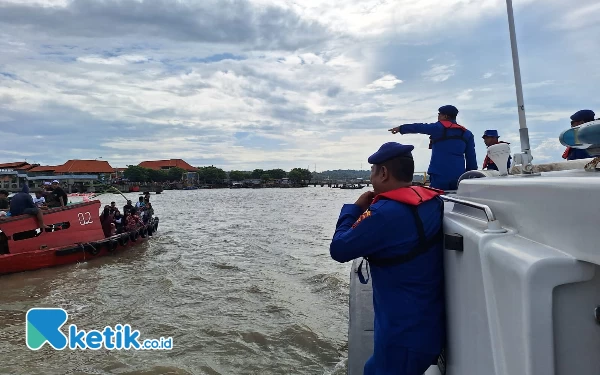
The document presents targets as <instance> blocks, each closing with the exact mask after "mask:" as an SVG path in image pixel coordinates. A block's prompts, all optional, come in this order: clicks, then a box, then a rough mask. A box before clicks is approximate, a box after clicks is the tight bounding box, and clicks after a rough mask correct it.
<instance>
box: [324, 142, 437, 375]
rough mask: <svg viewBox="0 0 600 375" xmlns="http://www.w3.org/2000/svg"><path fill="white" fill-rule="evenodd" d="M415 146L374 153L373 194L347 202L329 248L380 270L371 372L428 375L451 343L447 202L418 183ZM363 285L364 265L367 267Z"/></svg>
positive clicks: (375, 279) (340, 257)
mask: <svg viewBox="0 0 600 375" xmlns="http://www.w3.org/2000/svg"><path fill="white" fill-rule="evenodd" d="M413 149H414V147H413V146H410V145H401V144H399V143H396V142H389V143H386V144H384V145H382V146H381V148H379V150H378V151H377V152H376V153H374V154H373V155H371V156H370V157H369V159H368V162H369V163H371V164H373V166H372V167H371V182H372V184H373V189H374V191H373V192H370V191H369V192H365V193H363V194H362V195H361V196H360V197H359V198H358V200H357V201H356V203H355V204H346V205H344V206H343V207H342V210H341V213H340V217H339V219H338V222H337V225H336V230H335V234H334V235H333V240H332V241H331V245H330V248H329V251H330V254H331V257H332V258H333V259H334V260H336V261H338V262H348V261H350V260H353V259H356V258H360V257H363V258H365V259H366V260H367V261H368V268H370V269H371V273H372V285H373V310H374V313H375V321H374V327H375V330H374V350H373V355H372V356H371V358H369V360H368V361H367V363H366V364H365V367H364V374H367V375H371V374H378V375H379V374H394V375H422V374H423V373H424V372H425V371H426V370H427V368H428V367H429V366H430V365H432V364H433V363H434V362H435V360H436V359H437V357H438V355H439V354H440V352H441V350H442V347H443V345H444V341H445V316H444V314H445V312H444V283H443V282H444V267H443V254H442V242H443V233H442V230H443V227H442V219H443V202H442V200H441V199H440V198H439V197H438V195H439V194H440V193H441V191H439V190H435V189H430V188H426V187H419V186H411V182H412V179H413V173H414V161H413V158H412V153H411V151H412V150H413ZM359 279H361V282H362V283H366V281H364V277H363V275H362V262H361V266H360V267H359Z"/></svg>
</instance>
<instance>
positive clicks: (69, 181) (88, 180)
mask: <svg viewBox="0 0 600 375" xmlns="http://www.w3.org/2000/svg"><path fill="white" fill-rule="evenodd" d="M114 172H115V170H114V168H113V167H111V166H110V164H108V162H107V161H103V160H69V161H67V162H66V163H64V164H62V165H56V166H51V165H37V164H36V165H31V164H27V163H25V162H15V163H5V164H0V182H1V183H0V185H1V187H2V188H4V189H7V190H10V191H19V190H20V189H21V188H22V186H23V185H24V184H27V185H28V186H29V188H30V189H37V188H41V187H43V185H44V182H50V181H53V180H58V181H60V183H61V185H62V186H63V187H64V188H66V189H67V190H68V192H72V191H74V190H77V191H79V192H84V191H93V190H94V188H93V186H94V183H97V182H108V180H109V178H110V176H111V174H113V173H114Z"/></svg>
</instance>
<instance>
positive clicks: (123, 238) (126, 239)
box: [119, 234, 129, 246]
mask: <svg viewBox="0 0 600 375" xmlns="http://www.w3.org/2000/svg"><path fill="white" fill-rule="evenodd" d="M127 242H129V235H128V234H125V235H124V236H121V237H119V245H121V246H125V245H127Z"/></svg>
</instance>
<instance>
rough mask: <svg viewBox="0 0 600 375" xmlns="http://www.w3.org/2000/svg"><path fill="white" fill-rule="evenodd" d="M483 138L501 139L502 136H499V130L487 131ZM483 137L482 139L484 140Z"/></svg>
mask: <svg viewBox="0 0 600 375" xmlns="http://www.w3.org/2000/svg"><path fill="white" fill-rule="evenodd" d="M483 137H496V138H499V137H500V136H499V135H498V130H486V131H485V132H484V133H483ZM483 137H481V138H483Z"/></svg>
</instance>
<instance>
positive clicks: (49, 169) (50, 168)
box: [27, 165, 56, 173]
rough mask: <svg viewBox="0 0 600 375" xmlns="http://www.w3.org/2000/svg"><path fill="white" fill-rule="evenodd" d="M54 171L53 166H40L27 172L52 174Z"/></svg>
mask: <svg viewBox="0 0 600 375" xmlns="http://www.w3.org/2000/svg"><path fill="white" fill-rule="evenodd" d="M55 169H56V167H55V166H53V165H40V166H37V167H33V168H31V169H30V170H28V171H27V172H31V173H35V172H54V170H55Z"/></svg>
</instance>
